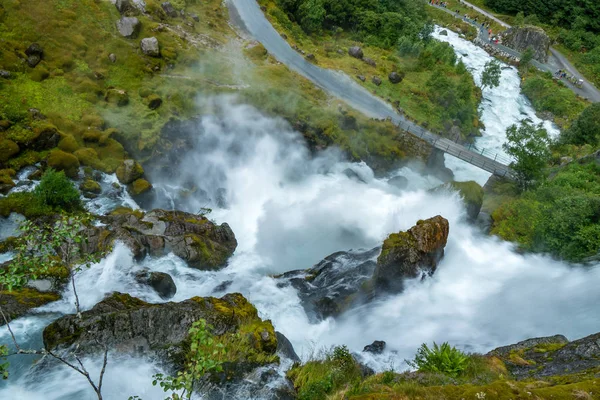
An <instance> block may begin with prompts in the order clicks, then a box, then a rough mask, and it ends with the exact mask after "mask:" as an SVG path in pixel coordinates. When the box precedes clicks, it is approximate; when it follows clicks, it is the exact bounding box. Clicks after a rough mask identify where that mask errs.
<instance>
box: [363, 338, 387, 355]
mask: <svg viewBox="0 0 600 400" xmlns="http://www.w3.org/2000/svg"><path fill="white" fill-rule="evenodd" d="M385 345H386V343H385V342H384V341H383V340H376V341H374V342H373V343H371V344H369V345H366V346H365V347H364V349H363V352H365V353H373V354H381V353H383V351H384V350H385Z"/></svg>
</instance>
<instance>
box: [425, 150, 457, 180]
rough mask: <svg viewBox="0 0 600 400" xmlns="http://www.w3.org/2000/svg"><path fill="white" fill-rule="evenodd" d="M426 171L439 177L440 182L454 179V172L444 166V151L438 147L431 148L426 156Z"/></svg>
mask: <svg viewBox="0 0 600 400" xmlns="http://www.w3.org/2000/svg"><path fill="white" fill-rule="evenodd" d="M426 172H427V173H429V174H431V175H433V176H435V177H436V178H438V179H440V180H441V181H442V182H449V181H452V180H453V179H454V172H452V170H451V169H450V168H448V167H446V164H445V158H444V152H443V151H441V150H439V149H433V150H431V153H430V154H429V157H428V158H427V164H426Z"/></svg>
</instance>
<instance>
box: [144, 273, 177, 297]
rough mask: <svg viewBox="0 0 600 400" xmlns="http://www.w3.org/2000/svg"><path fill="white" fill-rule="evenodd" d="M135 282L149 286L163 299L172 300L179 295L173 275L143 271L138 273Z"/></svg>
mask: <svg viewBox="0 0 600 400" xmlns="http://www.w3.org/2000/svg"><path fill="white" fill-rule="evenodd" d="M135 280H136V281H137V282H138V283H139V284H141V285H144V286H149V287H151V288H152V289H154V291H155V292H156V293H157V294H158V295H159V296H160V297H161V298H162V299H165V300H166V299H170V298H172V297H173V296H175V294H176V293H177V286H176V285H175V281H173V278H172V277H171V275H169V274H167V273H164V272H157V271H150V270H148V269H143V270H141V271H138V272H136V274H135Z"/></svg>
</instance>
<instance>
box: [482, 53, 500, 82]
mask: <svg viewBox="0 0 600 400" xmlns="http://www.w3.org/2000/svg"><path fill="white" fill-rule="evenodd" d="M501 75H502V69H501V68H500V62H498V60H496V59H494V60H491V61H488V62H487V63H486V64H485V68H484V69H483V73H482V74H481V89H484V88H485V87H498V86H499V85H500V76H501Z"/></svg>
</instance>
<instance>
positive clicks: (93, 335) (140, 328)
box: [43, 293, 277, 366]
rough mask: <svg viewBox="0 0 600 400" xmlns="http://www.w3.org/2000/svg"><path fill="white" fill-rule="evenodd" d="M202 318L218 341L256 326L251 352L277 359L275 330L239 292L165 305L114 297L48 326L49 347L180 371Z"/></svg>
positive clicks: (47, 345)
mask: <svg viewBox="0 0 600 400" xmlns="http://www.w3.org/2000/svg"><path fill="white" fill-rule="evenodd" d="M199 319H204V320H206V322H207V323H208V324H210V325H212V327H213V329H212V334H213V335H215V336H221V335H225V334H230V333H236V332H238V330H239V329H240V328H241V327H242V326H244V325H247V324H252V327H254V328H255V329H256V331H255V332H254V334H253V338H252V340H251V341H249V342H252V343H251V344H250V345H251V346H252V347H253V348H249V349H248V351H249V352H250V351H255V352H257V353H261V354H264V355H274V354H275V352H276V350H277V337H276V336H275V331H274V330H273V325H272V324H271V322H270V321H262V320H261V319H260V318H258V313H257V311H256V308H254V306H253V305H252V304H250V303H249V302H248V300H246V299H245V298H244V296H242V295H241V294H239V293H232V294H228V295H225V296H223V297H222V298H220V299H218V298H214V297H193V298H191V299H189V300H185V301H182V302H180V303H172V302H171V303H163V304H150V303H146V302H144V301H142V300H139V299H136V298H135V297H131V296H130V295H128V294H123V293H113V294H112V295H110V296H109V297H107V298H106V299H104V300H102V301H101V302H100V303H98V304H96V305H95V306H94V307H93V308H92V309H91V310H89V311H84V312H83V313H82V317H81V319H80V318H78V317H77V315H66V316H64V317H61V318H59V319H57V320H56V321H54V322H53V323H51V324H50V325H48V326H47V327H46V329H44V334H43V339H44V346H45V347H46V349H61V348H66V347H71V346H73V345H75V346H77V351H78V352H79V353H80V354H92V353H95V352H99V351H101V350H102V349H103V346H107V347H108V348H110V349H112V350H114V351H118V352H119V353H125V354H132V355H133V354H135V355H140V356H158V357H160V358H161V359H163V360H169V361H171V364H175V366H177V364H181V362H182V361H183V360H184V359H185V352H186V350H187V349H186V344H185V343H184V342H185V340H186V338H187V337H188V331H189V329H190V327H191V326H192V323H194V322H195V321H198V320H199ZM188 346H189V345H188Z"/></svg>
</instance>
